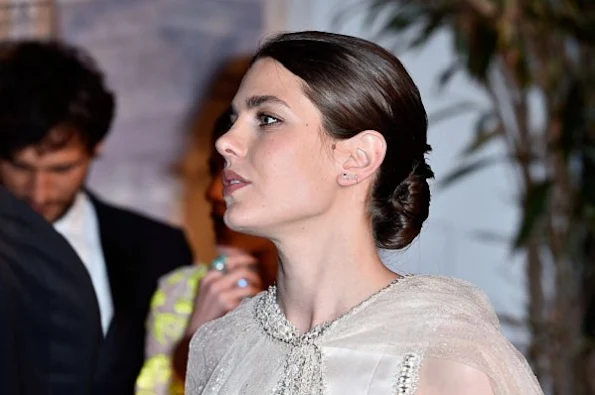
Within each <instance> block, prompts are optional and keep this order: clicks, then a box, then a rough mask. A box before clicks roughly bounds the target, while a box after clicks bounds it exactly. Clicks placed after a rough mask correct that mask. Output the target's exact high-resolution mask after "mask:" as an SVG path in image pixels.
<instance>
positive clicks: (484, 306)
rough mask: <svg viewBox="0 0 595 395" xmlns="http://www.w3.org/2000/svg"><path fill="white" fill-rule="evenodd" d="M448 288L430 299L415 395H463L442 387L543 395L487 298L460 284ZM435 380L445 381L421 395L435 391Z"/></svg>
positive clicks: (496, 394)
mask: <svg viewBox="0 0 595 395" xmlns="http://www.w3.org/2000/svg"><path fill="white" fill-rule="evenodd" d="M452 281H454V280H452ZM452 285H454V286H449V284H448V281H447V280H443V284H441V285H440V288H441V289H439V292H434V293H433V295H431V297H432V298H436V300H433V301H430V302H431V303H432V304H434V305H435V306H437V307H436V310H435V311H434V313H430V315H429V317H428V319H427V320H426V321H425V322H426V324H427V325H430V326H433V327H434V330H432V331H431V332H430V333H428V342H427V348H426V350H425V352H424V361H423V363H422V366H421V368H420V374H419V383H420V386H419V387H418V388H419V391H420V392H419V394H422V395H426V394H434V393H440V394H450V393H453V394H466V393H467V392H462V390H454V392H452V391H451V390H450V388H447V387H448V386H446V384H448V385H452V386H453V388H458V387H457V386H460V385H462V384H465V385H468V386H469V387H470V388H474V390H473V391H471V392H469V393H470V394H481V395H483V394H486V395H488V394H493V395H516V394H523V395H542V394H543V392H542V390H541V388H540V386H539V383H538V382H537V379H536V378H535V375H534V374H533V372H532V371H531V368H530V367H529V365H528V363H527V361H526V360H525V358H524V357H523V356H522V355H521V353H520V352H519V351H518V350H517V349H516V348H515V347H514V346H513V345H512V344H511V343H510V342H509V341H508V340H507V339H506V338H505V337H504V335H503V334H502V331H501V328H500V323H499V321H498V318H497V316H496V314H495V312H494V310H493V308H492V306H491V304H490V302H489V300H488V298H487V296H486V295H485V294H484V293H483V292H482V291H481V290H479V289H478V288H476V287H473V286H471V285H469V284H465V283H463V282H458V283H454V282H453V284H452ZM432 316H435V317H436V320H435V321H433V320H432ZM432 321H433V322H432ZM486 378H487V380H486ZM438 380H448V381H445V384H444V385H445V387H444V388H442V389H441V391H439V392H426V391H431V389H433V388H437V385H438V384H439V382H438ZM421 385H424V386H425V388H426V389H424V390H422V389H421ZM445 391H449V392H445ZM482 391H483V392H482Z"/></svg>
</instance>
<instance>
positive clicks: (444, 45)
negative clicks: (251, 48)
mask: <svg viewBox="0 0 595 395" xmlns="http://www.w3.org/2000/svg"><path fill="white" fill-rule="evenodd" d="M280 3H281V4H280ZM365 3H366V1H365V0H364V1H362V0H267V1H266V5H267V9H268V11H267V13H266V14H267V15H268V17H267V19H266V21H267V25H266V28H267V30H268V31H269V32H271V31H276V30H307V29H314V30H324V31H334V32H338V33H345V34H350V35H355V36H360V37H363V38H368V39H373V41H376V42H377V43H379V44H380V45H383V46H385V47H387V48H392V47H394V44H395V43H396V42H397V39H396V38H394V37H393V38H392V39H382V40H379V39H374V37H375V36H374V34H373V33H374V32H375V26H373V25H370V24H369V23H365V22H364V10H365ZM275 13H277V14H278V15H277V16H276V17H275V16H274V14H275ZM338 17H340V18H339V19H338V20H337V18H338ZM392 52H393V53H395V54H396V55H397V56H398V57H399V58H400V59H401V61H402V62H403V64H404V65H405V67H406V68H407V70H408V71H409V72H410V74H411V75H412V77H413V79H414V80H415V81H416V83H417V85H418V87H419V89H420V91H421V94H422V98H423V101H424V104H425V106H426V110H427V112H428V113H429V114H430V115H431V114H433V113H436V111H438V110H440V109H443V108H445V107H447V106H448V105H449V104H452V103H454V102H456V101H457V100H463V99H468V100H472V101H474V102H476V103H477V104H478V105H480V106H488V101H487V99H486V97H485V96H484V95H483V93H482V92H481V91H480V90H479V88H478V87H476V86H474V85H473V83H472V82H471V81H469V80H468V79H466V78H464V76H461V75H458V76H456V77H455V78H454V80H453V82H452V83H451V85H450V86H449V88H447V89H446V90H445V91H444V92H443V93H439V92H438V90H437V83H436V81H437V76H438V74H439V73H440V71H442V70H443V69H444V68H446V67H448V65H450V64H451V60H452V59H453V54H452V52H451V50H450V41H449V33H448V32H443V33H442V34H440V36H439V37H437V38H436V39H435V40H433V41H432V42H431V43H429V44H428V45H427V46H426V47H424V48H422V49H421V50H418V51H414V52H404V51H399V50H396V51H395V50H392ZM475 119H476V115H474V114H467V115H464V116H457V117H453V118H450V119H449V120H447V121H444V122H441V123H438V124H431V125H430V129H429V132H428V133H429V134H428V139H429V143H430V144H431V145H432V147H433V151H432V153H431V154H430V155H429V163H430V165H431V166H432V168H433V169H434V171H435V173H436V179H438V180H439V179H440V178H441V177H443V176H445V175H446V174H447V173H448V172H449V171H450V170H452V169H453V168H454V167H455V166H456V164H457V163H458V158H459V157H458V155H459V153H460V152H461V151H462V149H463V148H464V147H465V146H466V143H467V141H469V138H470V137H471V136H472V134H473V133H474V122H475ZM502 148H503V147H494V149H493V151H492V152H491V153H492V154H493V153H498V152H502ZM513 181H514V179H513V174H512V173H511V172H510V171H509V169H508V168H506V167H504V166H500V167H493V168H490V169H487V170H485V171H481V172H479V173H476V174H475V175H473V176H471V177H469V178H467V179H465V181H462V182H461V183H459V184H456V185H454V186H453V187H451V188H449V189H446V190H438V189H437V188H436V185H435V183H434V184H433V185H432V190H433V200H432V203H431V207H430V218H429V220H428V221H427V223H426V224H425V226H424V229H423V230H422V233H421V236H420V237H419V238H418V239H417V241H415V242H414V244H413V245H411V246H410V247H409V248H408V249H407V250H406V251H403V252H388V251H383V254H382V256H383V258H384V261H385V262H386V263H388V265H389V266H391V267H392V268H394V269H395V270H396V271H398V272H411V273H434V274H444V275H449V276H454V277H458V278H462V279H465V280H468V281H470V282H472V283H474V284H476V285H477V286H479V287H481V288H482V289H483V290H484V291H485V292H486V293H487V294H488V296H489V297H490V299H491V301H492V303H493V304H494V307H495V309H496V311H497V312H498V313H499V314H500V315H501V318H505V320H504V321H507V320H506V318H509V317H511V318H514V319H518V318H520V317H522V316H523V314H524V312H525V300H526V295H525V277H524V265H523V259H522V257H520V256H514V255H513V254H512V253H511V251H510V248H509V245H508V243H507V239H508V238H510V237H511V235H512V232H513V229H515V228H516V223H517V221H518V213H517V210H516V208H515V207H514V203H513V199H514V194H515V192H516V191H515V190H514V189H513V188H512V187H511V186H512V185H514V182H513ZM504 329H505V333H506V335H507V336H508V337H509V338H510V339H511V340H512V341H514V342H515V343H516V344H517V345H519V346H522V344H523V342H524V341H525V340H526V331H525V330H523V329H516V328H515V327H514V326H511V325H506V324H505V325H504Z"/></svg>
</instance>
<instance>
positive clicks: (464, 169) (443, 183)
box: [438, 157, 503, 188]
mask: <svg viewBox="0 0 595 395" xmlns="http://www.w3.org/2000/svg"><path fill="white" fill-rule="evenodd" d="M502 161H503V158H502V157H489V158H482V159H477V160H475V161H473V162H470V163H469V162H467V163H464V164H462V165H460V166H459V167H457V168H455V169H454V170H453V171H451V172H450V173H448V174H447V175H446V176H445V177H444V178H443V179H442V180H440V181H439V182H438V187H439V188H446V187H449V186H451V185H453V184H454V183H455V182H457V181H460V180H461V179H462V178H463V177H466V176H469V175H471V174H473V173H475V172H477V171H479V170H481V169H485V168H486V167H488V166H491V165H493V164H495V163H498V162H502Z"/></svg>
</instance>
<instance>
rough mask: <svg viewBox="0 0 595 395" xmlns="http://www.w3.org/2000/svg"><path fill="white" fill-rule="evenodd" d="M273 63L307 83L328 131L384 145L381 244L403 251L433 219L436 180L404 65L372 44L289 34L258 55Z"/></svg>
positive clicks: (377, 190)
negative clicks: (367, 133) (378, 137)
mask: <svg viewBox="0 0 595 395" xmlns="http://www.w3.org/2000/svg"><path fill="white" fill-rule="evenodd" d="M260 58H272V59H274V60H276V61H277V62H279V63H281V64H282V65H283V66H284V67H285V68H286V69H288V70H289V71H290V72H292V73H293V74H295V75H296V76H298V77H300V78H301V79H302V80H303V81H304V83H305V84H304V92H305V94H306V95H307V96H308V97H309V99H310V100H311V101H312V102H313V103H314V105H316V107H318V109H319V110H320V112H321V113H322V116H323V126H324V129H325V131H326V132H327V133H328V134H329V135H330V136H331V137H332V138H335V139H348V138H351V137H353V136H355V135H357V134H358V133H360V132H362V131H364V130H376V131H378V132H379V133H381V134H382V135H383V136H384V138H385V140H386V143H387V152H386V157H385V159H384V162H383V163H382V165H381V167H380V169H379V170H380V171H379V173H378V176H377V178H376V183H375V185H374V187H373V190H372V191H371V196H370V217H371V221H372V227H373V230H374V236H375V240H376V244H377V245H378V247H382V248H389V249H399V248H403V247H406V246H407V245H409V244H410V243H411V242H412V241H413V239H415V237H416V236H417V235H418V234H419V232H420V230H421V226H422V224H423V222H424V221H425V219H426V218H427V217H428V211H429V206H430V189H429V186H428V183H427V181H426V180H427V179H428V178H431V177H433V173H432V170H431V169H430V167H429V166H428V164H426V161H425V154H426V153H427V152H429V151H430V146H429V145H428V144H427V141H426V134H427V133H426V132H427V124H428V122H427V116H426V111H425V109H424V107H423V104H422V101H421V97H420V94H419V90H418V89H417V87H416V86H415V84H414V83H413V81H412V80H411V77H410V76H409V74H408V73H407V71H406V70H405V68H404V67H403V65H402V64H401V62H399V60H398V59H397V58H396V57H395V56H393V55H392V54H390V53H389V52H388V51H386V50H384V49H383V48H381V47H380V46H378V45H376V44H373V43H371V42H369V41H366V40H363V39H359V38H355V37H350V36H344V35H339V34H332V33H323V32H298V33H285V34H281V35H279V36H276V37H274V38H272V39H271V40H269V41H267V42H266V43H264V45H263V46H262V47H261V48H260V49H259V51H258V52H257V53H256V55H255V57H254V58H253V62H255V61H256V60H258V59H260Z"/></svg>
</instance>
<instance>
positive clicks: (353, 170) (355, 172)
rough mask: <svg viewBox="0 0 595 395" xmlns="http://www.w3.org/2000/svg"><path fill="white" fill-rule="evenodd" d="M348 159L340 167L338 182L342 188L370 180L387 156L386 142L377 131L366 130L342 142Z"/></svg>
mask: <svg viewBox="0 0 595 395" xmlns="http://www.w3.org/2000/svg"><path fill="white" fill-rule="evenodd" d="M339 144H340V145H341V151H343V152H346V153H347V155H346V159H344V160H343V163H341V167H340V172H341V173H340V174H339V175H338V176H337V182H338V183H339V185H341V186H349V185H353V184H358V183H360V182H362V181H364V180H367V179H370V178H371V177H372V176H373V175H374V174H376V170H377V169H378V168H379V167H380V165H382V162H383V161H384V156H385V155H386V140H385V139H384V136H382V134H380V133H378V132H377V131H375V130H365V131H363V132H360V133H358V134H357V135H355V136H353V137H352V138H350V139H346V140H341V141H340V142H339Z"/></svg>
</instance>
